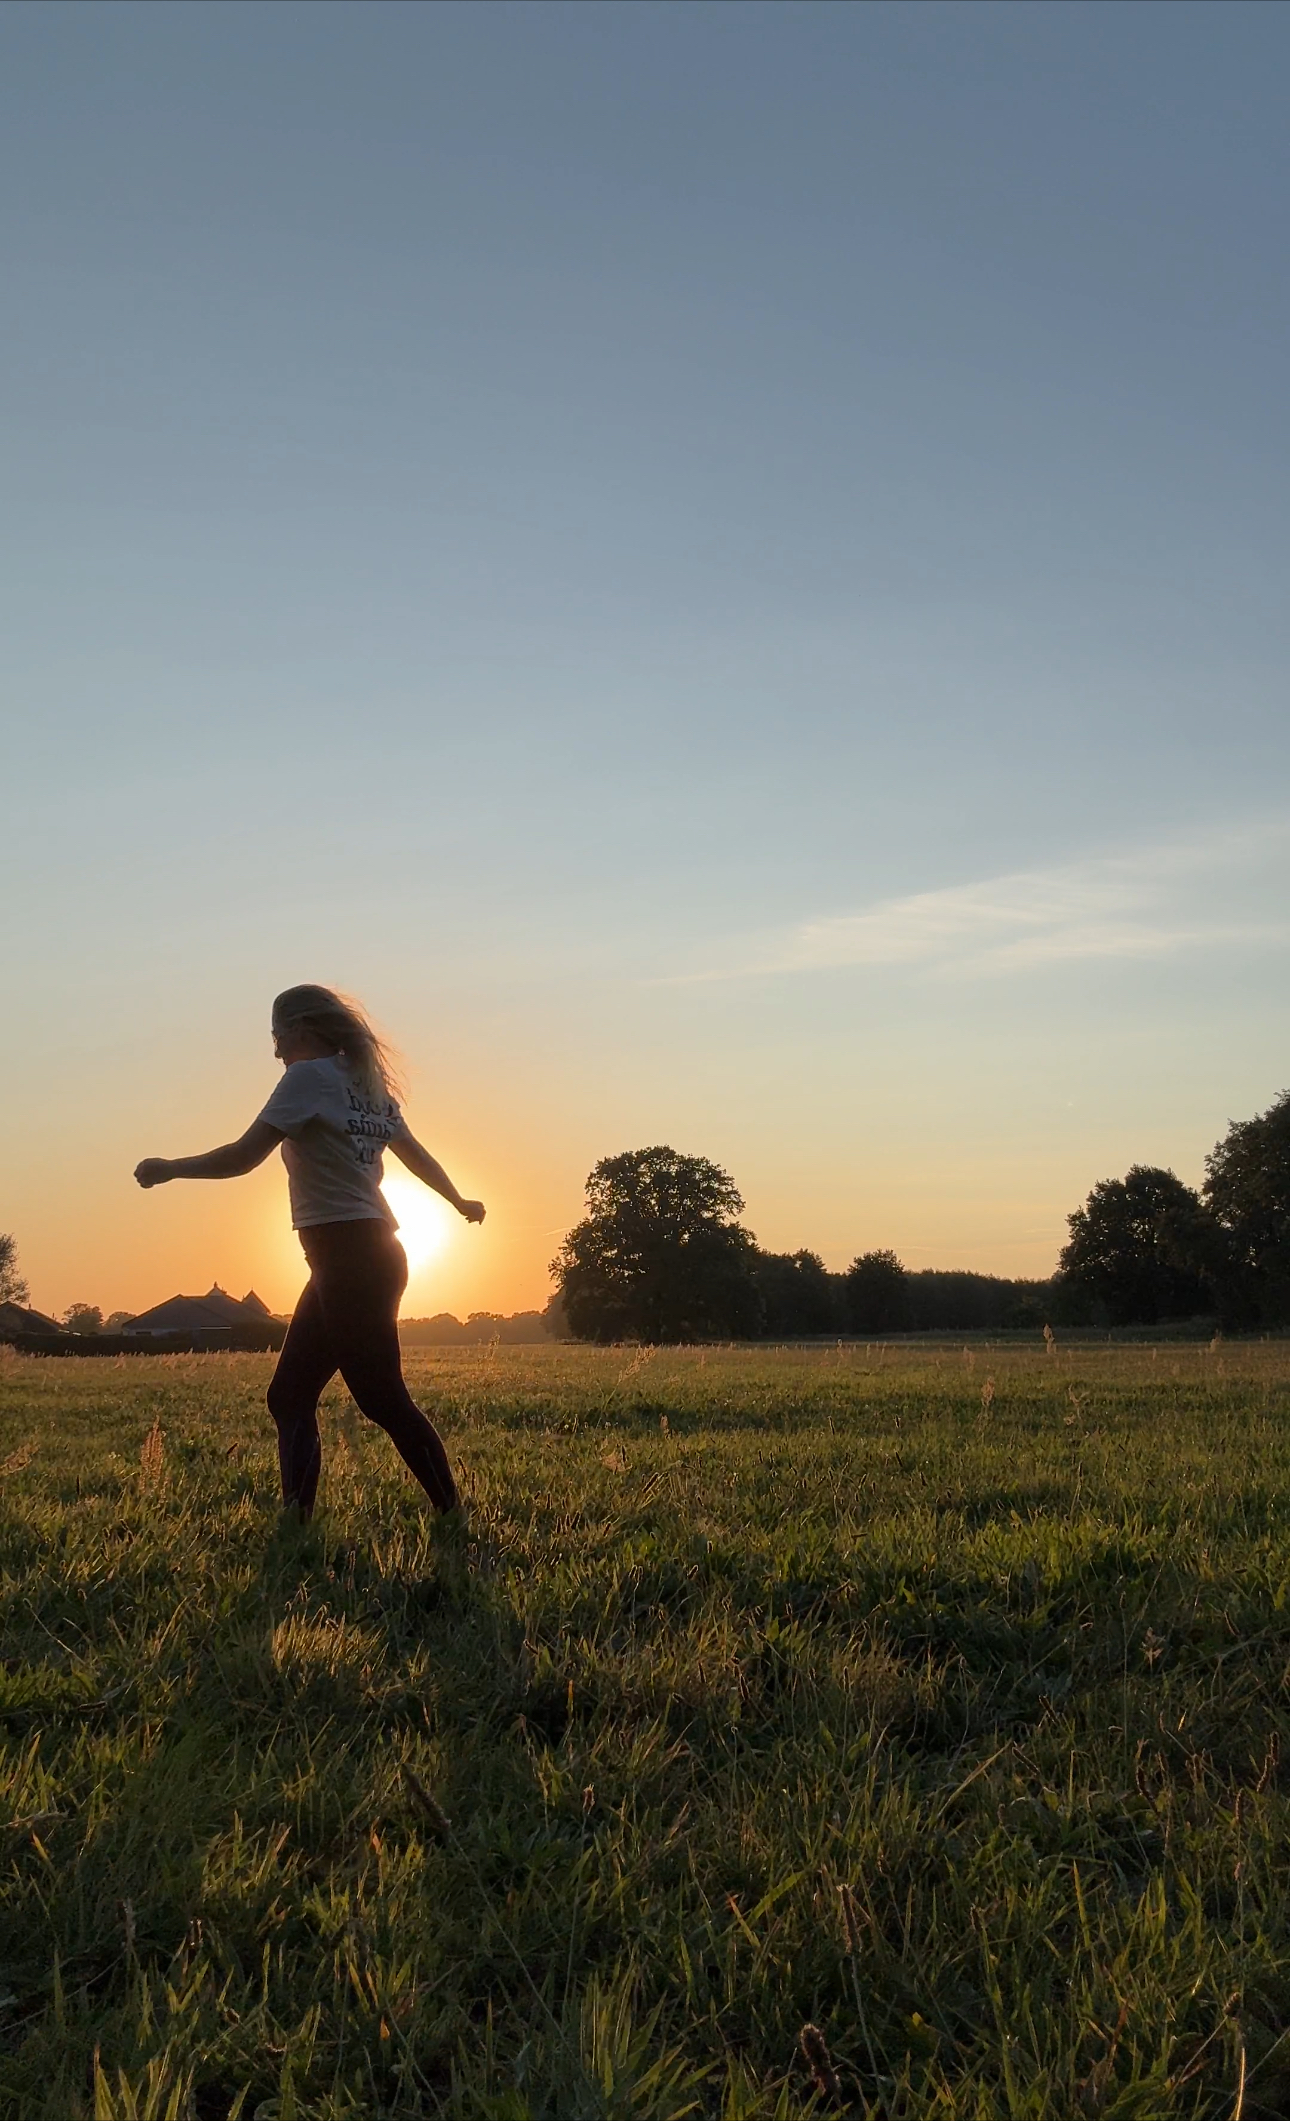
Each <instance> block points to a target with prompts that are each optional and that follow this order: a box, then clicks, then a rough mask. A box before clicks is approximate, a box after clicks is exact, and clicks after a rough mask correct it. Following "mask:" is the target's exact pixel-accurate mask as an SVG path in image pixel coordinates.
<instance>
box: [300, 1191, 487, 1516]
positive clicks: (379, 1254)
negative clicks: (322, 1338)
mask: <svg viewBox="0 0 1290 2121" xmlns="http://www.w3.org/2000/svg"><path fill="white" fill-rule="evenodd" d="M328 1228H329V1233H330V1232H332V1231H335V1232H338V1233H341V1234H339V1235H337V1236H335V1237H333V1236H331V1235H330V1234H329V1236H328V1238H327V1239H325V1240H324V1241H323V1246H322V1248H320V1253H319V1257H318V1259H317V1261H316V1263H315V1266H314V1277H315V1281H316V1284H317V1287H318V1294H319V1301H320V1305H321V1310H322V1316H323V1318H324V1320H325V1322H326V1330H327V1339H328V1344H329V1346H330V1347H331V1349H332V1353H333V1359H334V1361H335V1363H336V1367H337V1368H338V1369H339V1371H340V1374H341V1376H342V1377H343V1378H344V1380H345V1383H346V1384H347V1385H348V1387H349V1389H350V1391H351V1392H352V1393H353V1395H354V1399H355V1401H356V1402H357V1404H358V1406H359V1408H360V1410H361V1411H362V1412H363V1413H364V1414H366V1416H367V1418H368V1420H369V1421H374V1422H375V1423H376V1424H377V1426H378V1428H382V1429H384V1431H385V1433H386V1435H387V1436H388V1437H389V1439H390V1441H391V1442H392V1443H393V1445H394V1447H395V1449H396V1451H397V1452H398V1453H399V1456H400V1457H401V1458H402V1460H403V1462H404V1464H405V1465H406V1466H407V1467H408V1469H409V1471H410V1472H411V1473H412V1475H413V1477H414V1478H415V1479H416V1480H418V1481H419V1482H420V1483H421V1486H422V1487H423V1488H424V1489H425V1492H426V1494H427V1495H428V1496H429V1498H430V1500H431V1502H432V1503H433V1504H434V1506H435V1508H436V1510H441V1511H442V1510H455V1509H457V1508H458V1506H459V1504H460V1501H461V1497H460V1496H459V1495H458V1493H457V1483H456V1481H455V1480H454V1479H453V1477H452V1468H451V1466H450V1465H449V1463H448V1453H447V1452H446V1451H445V1449H444V1447H443V1440H442V1438H441V1437H440V1435H439V1432H438V1430H437V1429H436V1428H435V1427H434V1425H433V1423H431V1422H429V1421H427V1419H426V1417H425V1415H424V1414H423V1413H422V1411H421V1409H420V1407H419V1406H418V1405H417V1403H416V1401H415V1400H414V1399H413V1397H412V1394H411V1393H410V1392H409V1390H408V1388H407V1386H406V1384H405V1383H404V1381H403V1363H402V1357H401V1353H400V1349H399V1328H398V1316H399V1298H400V1297H401V1296H402V1294H403V1290H404V1287H405V1285H406V1282H407V1278H408V1265H407V1260H406V1259H405V1257H404V1253H403V1247H402V1245H401V1244H400V1243H399V1242H398V1239H397V1238H396V1237H395V1236H394V1233H393V1231H391V1230H387V1229H386V1227H385V1225H384V1224H383V1223H375V1222H363V1223H337V1224H331V1225H329V1226H328ZM310 1235H311V1236H313V1237H316V1236H317V1233H316V1232H311V1233H310Z"/></svg>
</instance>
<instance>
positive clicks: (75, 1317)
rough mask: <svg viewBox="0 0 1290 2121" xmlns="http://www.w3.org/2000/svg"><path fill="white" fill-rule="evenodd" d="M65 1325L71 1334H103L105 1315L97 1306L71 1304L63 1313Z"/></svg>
mask: <svg viewBox="0 0 1290 2121" xmlns="http://www.w3.org/2000/svg"><path fill="white" fill-rule="evenodd" d="M63 1324H64V1325H65V1326H66V1328H67V1330H68V1332H69V1333H101V1332H102V1331H103V1313H102V1312H101V1311H100V1309H99V1307H98V1305H97V1304H69V1305H68V1307H67V1309H66V1310H65V1311H64V1313H63Z"/></svg>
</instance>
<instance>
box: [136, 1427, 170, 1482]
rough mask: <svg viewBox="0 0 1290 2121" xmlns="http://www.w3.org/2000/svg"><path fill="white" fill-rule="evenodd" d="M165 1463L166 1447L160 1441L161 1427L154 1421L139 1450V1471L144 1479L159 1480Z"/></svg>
mask: <svg viewBox="0 0 1290 2121" xmlns="http://www.w3.org/2000/svg"><path fill="white" fill-rule="evenodd" d="M165 1463H166V1447H165V1444H164V1443H163V1441H162V1427H161V1423H160V1422H159V1421H154V1422H153V1424H152V1427H151V1428H150V1429H149V1431H148V1433H147V1435H146V1436H145V1437H144V1439H143V1443H142V1445H141V1446H140V1450H139V1471H140V1473H141V1474H142V1475H143V1477H144V1479H145V1480H160V1478H161V1474H162V1470H163V1468H164V1466H165Z"/></svg>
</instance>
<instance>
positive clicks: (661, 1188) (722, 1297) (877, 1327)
mask: <svg viewBox="0 0 1290 2121" xmlns="http://www.w3.org/2000/svg"><path fill="white" fill-rule="evenodd" d="M743 1210H744V1202H743V1197H742V1195H741V1194H740V1192H739V1190H738V1188H737V1187H736V1185H735V1183H734V1180H733V1179H732V1178H731V1177H730V1175H729V1173H728V1172H726V1171H723V1170H722V1169H721V1167H720V1165H719V1164H715V1163H713V1162H711V1161H710V1159H709V1158H707V1157H704V1156H686V1155H682V1154H681V1153H680V1152H678V1151H677V1150H675V1149H671V1148H668V1147H666V1146H659V1147H655V1148H651V1149H632V1150H627V1151H626V1152H624V1153H623V1154H622V1155H620V1156H610V1157H605V1158H603V1159H602V1160H601V1162H600V1163H598V1164H597V1165H596V1167H595V1169H594V1171H592V1173H591V1175H590V1177H589V1178H588V1180H587V1213H586V1215H585V1216H584V1218H583V1220H582V1221H581V1222H580V1223H578V1224H577V1225H576V1226H575V1228H574V1229H572V1230H570V1232H569V1234H568V1236H567V1237H566V1238H565V1240H564V1243H563V1245H562V1246H561V1248H560V1251H559V1253H558V1254H557V1256H556V1258H555V1259H554V1260H553V1261H552V1262H551V1272H552V1275H553V1276H554V1278H555V1281H556V1283H557V1293H556V1295H555V1297H553V1299H552V1301H551V1304H550V1305H548V1315H549V1316H550V1317H551V1318H552V1322H553V1325H554V1326H555V1327H556V1330H563V1331H566V1332H568V1333H569V1334H571V1335H572V1336H573V1338H574V1339H576V1340H594V1341H615V1340H642V1341H650V1342H656V1343H661V1342H678V1341H693V1340H801V1339H810V1338H813V1337H819V1336H830V1337H832V1336H834V1335H837V1334H882V1333H900V1332H917V1331H920V1330H922V1331H930V1330H936V1329H943V1330H946V1331H950V1332H972V1331H974V1330H977V1331H980V1330H991V1329H993V1330H996V1331H1006V1330H1007V1329H1009V1328H1011V1327H1018V1328H1019V1327H1024V1326H1033V1327H1034V1328H1035V1329H1036V1330H1038V1329H1039V1327H1040V1326H1041V1325H1043V1324H1044V1323H1045V1322H1046V1319H1047V1315H1048V1310H1049V1309H1050V1308H1051V1306H1050V1302H1049V1296H1050V1289H1051V1284H1050V1283H1048V1282H1045V1281H1009V1280H1006V1279H1004V1278H1003V1277H1001V1276H998V1275H992V1274H972V1273H968V1272H959V1273H953V1272H942V1271H937V1270H928V1271H925V1272H921V1273H910V1272H909V1271H908V1270H907V1269H906V1268H905V1267H904V1266H903V1265H902V1263H901V1261H900V1260H899V1259H898V1258H897V1257H896V1255H895V1253H894V1252H889V1251H878V1252H866V1253H862V1254H861V1255H860V1256H859V1257H858V1258H857V1259H855V1260H853V1261H852V1263H851V1265H850V1267H848V1268H847V1270H846V1272H845V1273H841V1274H837V1273H831V1272H830V1271H829V1269H828V1268H827V1267H826V1266H825V1264H824V1261H823V1260H822V1259H821V1258H820V1256H819V1254H818V1253H817V1252H812V1251H809V1250H805V1249H804V1250H801V1251H798V1252H767V1251H764V1250H763V1249H762V1248H761V1247H760V1246H759V1245H758V1244H757V1242H756V1239H755V1238H754V1237H753V1235H752V1233H751V1231H749V1230H746V1229H745V1228H744V1226H743V1224H742V1223H741V1222H740V1221H739V1217H740V1216H741V1215H742V1213H743Z"/></svg>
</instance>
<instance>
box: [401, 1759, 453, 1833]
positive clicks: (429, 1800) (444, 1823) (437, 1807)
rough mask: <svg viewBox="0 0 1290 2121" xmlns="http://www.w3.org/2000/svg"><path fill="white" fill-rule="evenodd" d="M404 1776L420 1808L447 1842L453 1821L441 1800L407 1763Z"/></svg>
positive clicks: (405, 1763) (404, 1766) (403, 1771)
mask: <svg viewBox="0 0 1290 2121" xmlns="http://www.w3.org/2000/svg"><path fill="white" fill-rule="evenodd" d="M402 1774H403V1780H404V1781H405V1782H406V1784H407V1786H408V1788H409V1789H410V1790H411V1792H412V1795H413V1796H414V1797H415V1799H416V1801H417V1804H418V1805H419V1806H420V1808H421V1810H422V1812H423V1813H424V1814H425V1816H426V1818H427V1819H428V1820H429V1822H430V1824H431V1826H432V1827H433V1828H434V1830H435V1832H436V1834H438V1836H439V1838H440V1840H441V1841H447V1840H448V1839H449V1837H450V1835H451V1833H452V1821H451V1819H450V1818H449V1817H448V1814H447V1813H446V1812H445V1810H444V1808H443V1806H442V1805H441V1804H440V1802H439V1799H438V1798H437V1797H436V1796H435V1795H434V1794H433V1793H432V1792H431V1791H430V1790H428V1789H427V1788H426V1786H425V1784H424V1782H423V1781H422V1780H421V1777H420V1776H419V1775H414V1774H413V1772H412V1769H411V1768H410V1767H409V1766H408V1765H407V1762H406V1761H405V1762H404V1764H403V1769H402Z"/></svg>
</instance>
